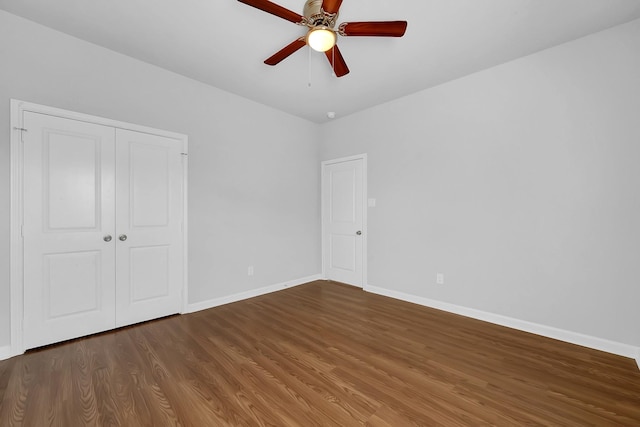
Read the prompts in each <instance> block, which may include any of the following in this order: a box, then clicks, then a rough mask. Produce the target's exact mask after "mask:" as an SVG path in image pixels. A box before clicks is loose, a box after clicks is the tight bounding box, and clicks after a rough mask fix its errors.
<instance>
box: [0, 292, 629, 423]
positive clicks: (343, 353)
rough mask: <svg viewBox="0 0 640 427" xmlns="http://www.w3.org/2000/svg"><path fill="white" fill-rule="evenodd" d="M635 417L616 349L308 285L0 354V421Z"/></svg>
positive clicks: (425, 420) (437, 420) (625, 370)
mask: <svg viewBox="0 0 640 427" xmlns="http://www.w3.org/2000/svg"><path fill="white" fill-rule="evenodd" d="M487 424H488V425H501V426H512V425H563V426H565V425H566V426H583V425H640V371H638V368H637V366H636V365H635V362H634V361H633V360H631V359H627V358H624V357H619V356H615V355H611V354H607V353H603V352H599V351H596V350H592V349H587V348H583V347H579V346H575V345H571V344H567V343H563V342H559V341H555V340H552V339H549V338H544V337H540V336H537V335H533V334H528V333H524V332H519V331H515V330H512V329H508V328H504V327H500V326H497V325H492V324H489V323H485V322H481V321H477V320H473V319H468V318H464V317H461V316H457V315H454V314H451V313H445V312H441V311H438V310H433V309H429V308H425V307H421V306H418V305H414V304H409V303H405V302H402V301H396V300H393V299H390V298H386V297H382V296H379V295H373V294H368V293H366V292H363V291H362V290H359V289H357V288H353V287H351V286H346V285H341V284H337V283H334V282H327V281H317V282H313V283H309V284H307V285H303V286H298V287H295V288H291V289H287V290H283V291H281V292H277V293H273V294H269V295H264V296H261V297H257V298H253V299H249V300H246V301H241V302H237V303H233V304H228V305H225V306H221V307H216V308H214V309H210V310H205V311H201V312H198V313H193V314H189V315H184V316H173V317H169V318H165V319H159V320H155V321H151V322H147V323H143V324H139V325H135V326H131V327H127V328H122V329H119V330H117V331H112V332H108V333H104V334H99V335H95V336H91V337H87V338H83V339H78V340H72V341H69V342H65V343H61V344H58V345H54V346H49V347H45V348H42V349H37V350H34V351H29V352H27V354H25V355H23V356H19V357H15V358H12V359H10V360H6V361H2V362H0V426H11V425H23V426H43V425H47V426H76V425H83V426H85V425H86V426H107V425H108V426H118V425H122V426H166V425H168V426H202V425H215V426H255V425H260V426H329V425H335V426H351V425H366V426H386V427H388V426H411V425H415V426H425V425H447V426H476V425H487Z"/></svg>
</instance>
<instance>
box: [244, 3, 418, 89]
mask: <svg viewBox="0 0 640 427" xmlns="http://www.w3.org/2000/svg"><path fill="white" fill-rule="evenodd" d="M238 1H239V2H241V3H244V4H248V5H249V6H253V7H255V8H256V9H260V10H263V11H265V12H267V13H270V14H272V15H275V16H279V17H280V18H282V19H286V20H287V21H291V22H293V23H294V24H297V25H301V26H306V27H309V31H308V32H307V35H306V36H303V37H299V38H297V39H296V40H294V41H293V42H291V43H290V44H289V45H287V46H285V47H284V48H283V49H281V50H280V51H278V52H276V53H275V54H274V55H273V56H271V57H269V58H267V59H266V60H265V61H264V63H265V64H267V65H276V64H278V63H280V62H281V61H282V60H284V59H285V58H288V57H289V56H290V55H292V54H293V53H294V52H296V51H298V50H299V49H301V48H302V47H303V46H305V45H309V46H310V47H311V48H312V49H314V50H317V51H319V52H324V53H325V55H326V56H327V59H328V60H329V63H330V64H331V68H332V69H333V71H334V73H335V75H336V76H337V77H342V76H344V75H346V74H348V73H349V68H348V67H347V63H346V62H345V60H344V58H343V57H342V54H341V53H340V49H339V48H338V45H337V44H336V42H337V34H339V35H341V36H345V37H351V36H369V37H402V36H403V35H404V33H405V31H406V30H407V21H374V22H343V23H342V24H340V25H339V26H338V29H337V30H336V29H335V25H336V21H337V19H338V11H339V9H340V5H341V4H342V0H307V1H306V3H305V5H304V10H303V15H300V14H298V13H296V12H293V11H291V10H289V9H287V8H285V7H282V6H280V5H278V4H275V3H273V2H271V1H269V0H238Z"/></svg>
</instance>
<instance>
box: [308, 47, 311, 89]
mask: <svg viewBox="0 0 640 427" xmlns="http://www.w3.org/2000/svg"><path fill="white" fill-rule="evenodd" d="M308 50H309V83H308V85H309V87H311V47H310V46H309V49H308Z"/></svg>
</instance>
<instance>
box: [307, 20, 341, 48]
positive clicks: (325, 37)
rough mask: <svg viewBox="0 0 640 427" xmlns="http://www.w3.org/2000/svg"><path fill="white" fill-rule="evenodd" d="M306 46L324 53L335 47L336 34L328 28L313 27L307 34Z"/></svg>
mask: <svg viewBox="0 0 640 427" xmlns="http://www.w3.org/2000/svg"><path fill="white" fill-rule="evenodd" d="M307 44H308V45H309V46H311V49H313V50H317V51H318V52H326V51H328V50H329V49H331V48H332V47H333V46H335V45H336V33H335V32H334V31H333V30H332V29H330V28H329V27H324V26H320V27H315V28H312V29H311V30H309V32H308V33H307Z"/></svg>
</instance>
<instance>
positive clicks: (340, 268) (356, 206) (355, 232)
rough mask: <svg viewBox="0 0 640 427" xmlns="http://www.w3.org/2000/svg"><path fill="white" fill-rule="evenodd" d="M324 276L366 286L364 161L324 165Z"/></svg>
mask: <svg viewBox="0 0 640 427" xmlns="http://www.w3.org/2000/svg"><path fill="white" fill-rule="evenodd" d="M322 168H323V169H322V220H323V240H322V241H323V267H324V276H325V277H326V278H327V279H330V280H336V281H339V282H343V283H347V284H350V285H354V286H359V287H362V286H363V282H364V279H363V273H364V270H363V251H364V235H363V233H364V231H365V230H364V205H363V203H364V198H365V195H364V181H363V175H364V158H357V159H352V160H344V161H336V162H324V163H323V165H322Z"/></svg>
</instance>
